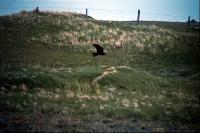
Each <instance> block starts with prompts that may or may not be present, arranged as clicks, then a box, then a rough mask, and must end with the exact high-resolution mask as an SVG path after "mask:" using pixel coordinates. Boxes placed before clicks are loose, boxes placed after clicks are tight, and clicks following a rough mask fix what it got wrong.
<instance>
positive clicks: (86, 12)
mask: <svg viewBox="0 0 200 133" xmlns="http://www.w3.org/2000/svg"><path fill="white" fill-rule="evenodd" d="M85 15H86V16H88V9H87V8H86V10H85Z"/></svg>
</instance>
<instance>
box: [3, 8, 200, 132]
mask: <svg viewBox="0 0 200 133" xmlns="http://www.w3.org/2000/svg"><path fill="white" fill-rule="evenodd" d="M0 37H1V39H0V47H1V50H0V55H1V58H0V65H1V67H0V86H1V88H0V95H1V97H0V99H1V100H0V105H1V109H0V111H1V114H0V118H1V119H2V120H3V121H5V122H4V123H3V124H4V126H3V128H2V131H6V130H11V131H14V130H17V131H23V130H25V131H192V129H193V130H194V131H197V130H199V126H198V124H199V122H200V120H199V118H200V116H199V111H200V107H199V97H200V91H199V88H200V82H199V79H200V72H199V70H200V62H199V59H198V57H199V55H200V53H199V52H200V45H199V44H200V38H199V31H194V30H193V29H191V28H189V27H187V25H186V24H184V23H169V22H141V23H140V24H139V25H137V24H136V23H135V22H113V21H97V20H94V19H93V18H91V17H86V16H84V15H82V14H75V13H52V12H51V13H50V12H40V13H38V14H36V13H33V12H25V11H24V12H21V13H18V14H13V15H10V16H1V17H0ZM92 43H100V44H101V45H102V46H103V47H104V48H105V49H107V50H108V52H107V55H106V56H98V57H95V58H94V57H92V54H91V51H93V50H94V48H93V46H92V45H91V44H92ZM12 110H15V112H13V111H12ZM39 121H40V122H39ZM8 123H9V124H10V125H8ZM19 123H21V125H19ZM27 123H28V124H27Z"/></svg>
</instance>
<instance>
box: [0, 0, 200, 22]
mask: <svg viewBox="0 0 200 133" xmlns="http://www.w3.org/2000/svg"><path fill="white" fill-rule="evenodd" d="M199 1H200V0H0V15H1V16H2V15H9V14H12V13H16V12H19V11H21V10H27V11H30V10H33V9H35V8H36V7H37V6H38V7H39V10H43V11H59V12H61V11H71V12H79V13H84V14H85V9H86V8H88V15H89V16H91V17H93V18H95V19H98V20H117V21H126V20H136V19H137V11H138V9H140V20H147V21H179V22H185V21H187V18H188V16H191V19H195V20H197V21H199V12H200V11H199V5H200V4H199Z"/></svg>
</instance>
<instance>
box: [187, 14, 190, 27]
mask: <svg viewBox="0 0 200 133" xmlns="http://www.w3.org/2000/svg"><path fill="white" fill-rule="evenodd" d="M187 24H188V26H190V16H188V21H187Z"/></svg>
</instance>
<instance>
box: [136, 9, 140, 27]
mask: <svg viewBox="0 0 200 133" xmlns="http://www.w3.org/2000/svg"><path fill="white" fill-rule="evenodd" d="M139 21H140V9H138V15H137V24H139Z"/></svg>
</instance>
